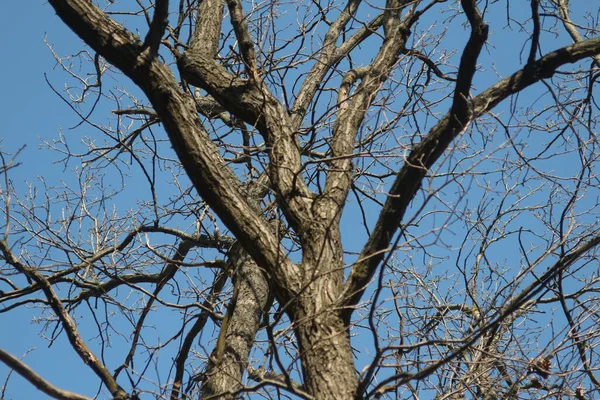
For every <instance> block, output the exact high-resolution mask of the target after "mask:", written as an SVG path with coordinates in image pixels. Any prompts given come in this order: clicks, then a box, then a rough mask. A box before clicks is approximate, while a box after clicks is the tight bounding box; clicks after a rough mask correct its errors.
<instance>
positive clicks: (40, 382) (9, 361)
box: [0, 349, 92, 400]
mask: <svg viewBox="0 0 600 400" xmlns="http://www.w3.org/2000/svg"><path fill="white" fill-rule="evenodd" d="M0 361H2V362H3V363H4V364H6V365H7V366H8V367H9V368H11V369H13V370H14V371H16V372H17V373H18V374H19V375H21V376H22V377H23V378H25V379H27V380H28V381H29V383H31V384H32V385H33V386H35V387H36V388H37V389H38V390H40V391H41V392H43V393H45V394H47V395H48V396H50V397H52V398H54V399H59V400H92V398H91V397H86V396H82V395H80V394H77V393H73V392H70V391H68V390H63V389H59V388H57V387H56V386H54V385H53V384H51V383H50V382H48V381H47V380H45V379H44V378H42V377H41V376H39V375H38V374H37V373H36V372H35V371H34V370H33V369H31V368H30V367H29V366H28V365H27V364H25V363H24V362H23V361H21V360H19V359H18V358H17V357H15V356H13V355H12V354H10V353H7V352H6V351H4V350H2V349H0Z"/></svg>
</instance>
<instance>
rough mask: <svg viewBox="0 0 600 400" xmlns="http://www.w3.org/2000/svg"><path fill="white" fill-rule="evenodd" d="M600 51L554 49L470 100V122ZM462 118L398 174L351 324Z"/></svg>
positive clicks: (349, 300) (359, 281) (351, 291)
mask: <svg viewBox="0 0 600 400" xmlns="http://www.w3.org/2000/svg"><path fill="white" fill-rule="evenodd" d="M598 53H600V38H594V39H589V40H586V41H583V42H578V43H575V44H573V45H570V46H566V47H563V48H560V49H558V50H555V51H553V52H551V53H548V54H547V55H545V56H544V57H542V58H540V59H539V60H538V61H535V62H534V63H532V64H531V65H528V66H527V67H526V68H523V69H521V70H519V71H517V72H515V73H514V74H512V75H510V76H508V77H507V78H504V79H502V80H501V81H500V82H498V83H496V84H495V85H493V86H491V87H490V88H488V89H487V90H485V91H483V92H482V93H480V94H479V95H477V96H475V97H474V98H473V99H472V100H471V101H468V102H467V105H466V107H467V109H469V110H470V112H469V113H468V115H469V120H474V119H476V118H478V117H480V116H481V115H483V114H485V113H487V112H489V111H490V110H492V109H493V108H494V107H495V106H496V105H498V104H499V103H500V102H502V101H503V100H505V99H506V98H508V97H510V96H511V95H513V94H515V93H518V92H520V91H522V90H524V89H525V88H527V87H529V86H531V85H533V84H534V83H536V82H539V81H540V80H542V79H545V78H549V77H551V76H552V75H554V73H556V70H557V69H558V68H560V67H561V66H563V65H565V64H569V63H574V62H577V61H579V60H582V59H584V58H587V57H593V56H595V55H597V54H598ZM458 122H461V124H460V125H458V126H457V121H456V119H455V118H454V117H453V114H452V113H451V112H449V113H448V114H446V115H445V116H444V117H443V118H442V119H441V120H440V121H439V122H438V123H437V124H436V125H435V126H434V127H433V128H432V129H431V130H430V131H429V133H428V134H427V136H425V138H424V139H423V140H422V141H421V142H420V143H419V144H417V145H416V146H415V148H414V149H413V150H412V151H411V153H410V155H409V156H408V158H407V160H406V163H405V164H404V166H403V167H402V168H401V169H400V171H399V172H398V174H397V176H396V179H395V181H394V183H393V184H392V187H391V189H390V191H389V195H388V198H387V201H386V202H385V205H384V207H383V209H382V210H381V213H380V214H379V218H378V220H377V223H376V225H375V228H374V230H373V232H372V234H371V236H370V237H369V239H368V241H367V243H366V244H365V246H364V248H363V250H362V252H361V254H360V256H359V261H358V262H357V263H356V264H355V266H354V267H353V268H352V272H351V274H350V277H349V278H348V280H347V282H346V287H345V296H346V297H345V305H346V306H348V308H346V310H345V312H344V319H345V321H346V323H348V322H349V321H350V318H351V315H352V312H353V309H352V306H354V305H356V304H357V303H358V302H359V301H360V298H361V297H362V294H363V293H364V290H365V289H366V286H367V285H368V283H369V281H370V280H371V278H372V277H373V275H374V274H375V271H376V270H377V267H378V265H379V263H380V262H381V260H383V257H384V256H385V253H386V252H387V251H388V247H389V245H390V243H391V240H392V238H393V237H394V235H395V234H396V232H397V230H398V228H399V226H400V223H401V222H402V218H403V217H404V213H405V212H406V209H407V208H408V205H409V204H410V202H411V200H412V199H413V197H414V196H415V194H416V193H417V191H418V190H419V188H420V187H421V181H422V179H423V178H424V177H425V174H426V173H427V171H428V170H429V168H430V167H431V166H432V165H433V164H434V163H435V162H436V161H437V160H438V158H439V157H440V156H441V155H442V154H443V153H444V151H445V150H446V149H447V148H448V146H449V145H450V143H451V142H452V141H453V140H454V139H455V138H456V137H457V136H458V135H459V134H460V133H461V132H462V131H463V130H464V127H465V126H466V125H467V124H468V122H469V121H458Z"/></svg>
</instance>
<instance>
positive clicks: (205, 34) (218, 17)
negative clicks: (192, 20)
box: [190, 0, 223, 59]
mask: <svg viewBox="0 0 600 400" xmlns="http://www.w3.org/2000/svg"><path fill="white" fill-rule="evenodd" d="M222 20H223V0H202V1H200V2H199V3H198V12H197V22H196V27H195V28H194V33H193V34H192V43H191V44H190V49H192V50H193V51H194V52H196V53H198V54H203V55H205V56H206V57H208V58H210V59H215V58H216V57H217V53H218V51H219V36H220V34H221V22H222Z"/></svg>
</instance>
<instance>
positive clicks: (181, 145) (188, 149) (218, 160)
mask: <svg viewBox="0 0 600 400" xmlns="http://www.w3.org/2000/svg"><path fill="white" fill-rule="evenodd" d="M50 3H51V4H52V6H53V7H54V8H55V10H56V12H57V14H58V15H59V16H60V17H61V18H62V19H63V21H64V22H65V23H66V24H67V25H68V26H69V27H70V28H71V29H73V30H74V31H75V32H76V33H77V34H78V35H79V36H80V37H81V38H83V39H84V40H85V41H86V42H87V43H88V44H89V45H90V46H92V47H93V48H94V50H96V51H97V52H99V53H100V54H102V56H103V57H105V58H106V59H107V60H108V61H109V62H111V63H112V64H113V65H115V66H117V67H118V68H119V69H121V71H123V72H124V73H125V74H126V75H127V76H129V77H130V78H131V79H132V80H133V81H134V82H135V83H136V84H138V85H139V86H140V87H141V88H142V89H143V91H144V92H145V93H146V95H147V96H148V98H149V99H150V102H151V103H152V105H153V107H154V109H155V110H156V112H157V114H158V115H159V116H160V119H161V121H162V122H163V124H164V126H165V130H166V132H167V134H168V136H169V139H170V141H171V144H172V146H173V149H174V150H175V152H176V153H177V155H178V157H179V160H180V161H181V163H182V165H183V167H184V168H185V170H186V172H187V175H188V176H189V178H190V180H191V181H192V183H193V184H194V187H195V188H196V190H197V191H198V193H199V194H200V195H201V196H202V198H203V199H204V200H205V201H206V202H207V204H208V205H209V206H210V207H211V208H212V209H213V210H215V212H216V214H217V215H218V216H219V218H220V219H221V220H222V221H223V222H224V223H225V225H226V226H227V227H228V228H229V229H230V230H231V232H232V233H233V234H234V235H235V236H236V238H238V240H239V241H240V242H241V243H242V245H243V247H244V248H245V249H246V250H247V251H248V253H249V254H250V255H251V256H252V258H253V259H254V260H255V261H256V262H257V264H259V265H260V266H261V267H263V268H265V269H266V270H267V272H268V273H269V274H271V275H272V276H273V278H274V279H273V281H274V282H277V283H278V284H279V285H278V286H277V287H276V294H277V295H278V296H279V299H280V301H283V302H287V300H288V299H289V298H290V297H292V296H293V295H292V292H294V291H295V290H298V286H297V283H298V282H299V279H298V278H297V277H296V275H297V273H298V271H297V269H296V268H295V266H294V265H293V264H292V263H291V261H290V260H289V259H288V258H287V256H286V255H285V253H284V252H283V251H282V250H281V249H280V246H279V240H278V238H276V237H275V235H274V234H273V233H272V231H271V230H270V227H269V226H268V225H267V223H266V222H265V221H264V220H263V219H262V217H260V216H259V215H258V214H257V213H256V212H255V211H254V209H253V208H252V207H250V206H249V205H248V202H247V201H246V199H245V198H244V196H243V195H242V194H241V193H240V189H241V184H240V182H239V180H238V179H237V177H236V176H235V174H234V173H233V171H231V169H230V168H229V167H228V166H227V165H226V164H225V162H224V160H223V159H222V157H221V155H220V154H219V150H218V149H217V147H216V146H215V144H214V143H213V142H212V141H211V140H210V137H209V136H208V133H207V132H206V131H205V129H204V127H203V126H202V124H201V121H200V119H199V117H198V114H197V112H196V106H195V104H194V101H193V99H192V98H191V96H188V95H186V94H184V93H182V92H181V90H180V88H179V84H178V82H177V81H176V80H175V77H174V76H173V74H172V73H171V71H170V70H169V68H168V67H167V66H166V65H164V64H161V63H159V62H158V61H157V59H151V60H145V59H143V58H141V57H139V52H137V51H136V50H138V49H139V48H140V43H139V41H138V40H137V39H135V38H134V37H133V36H132V35H131V34H130V33H129V32H128V31H127V30H125V29H124V28H123V27H122V26H121V25H119V24H117V23H116V22H115V21H113V20H112V19H110V18H108V17H107V16H106V15H105V14H104V13H103V12H102V11H101V10H100V9H98V8H97V7H96V6H94V5H93V4H92V3H91V2H89V1H81V0H79V1H76V0H51V1H50ZM192 84H194V82H192ZM198 86H199V85H198ZM236 89H240V88H239V87H237V88H236ZM290 174H292V175H293V173H291V172H290V173H288V175H286V178H287V180H288V181H291V180H293V179H292V178H291V177H290Z"/></svg>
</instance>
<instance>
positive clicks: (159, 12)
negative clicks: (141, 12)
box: [144, 0, 169, 57]
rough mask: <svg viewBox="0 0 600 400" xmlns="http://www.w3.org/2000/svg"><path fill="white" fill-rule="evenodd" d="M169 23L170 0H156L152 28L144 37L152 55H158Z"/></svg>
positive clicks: (145, 45)
mask: <svg viewBox="0 0 600 400" xmlns="http://www.w3.org/2000/svg"><path fill="white" fill-rule="evenodd" d="M168 24H169V0H156V3H155V5H154V16H153V17H152V22H151V23H150V30H149V31H148V33H147V34H146V38H145V39H144V47H146V48H148V49H149V50H150V56H151V57H156V55H157V54H158V47H159V46H160V41H161V39H162V37H163V35H164V33H165V29H167V25H168Z"/></svg>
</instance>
